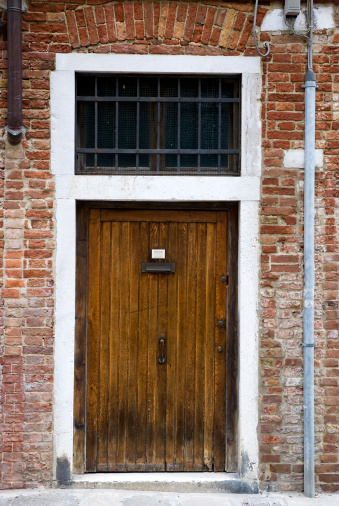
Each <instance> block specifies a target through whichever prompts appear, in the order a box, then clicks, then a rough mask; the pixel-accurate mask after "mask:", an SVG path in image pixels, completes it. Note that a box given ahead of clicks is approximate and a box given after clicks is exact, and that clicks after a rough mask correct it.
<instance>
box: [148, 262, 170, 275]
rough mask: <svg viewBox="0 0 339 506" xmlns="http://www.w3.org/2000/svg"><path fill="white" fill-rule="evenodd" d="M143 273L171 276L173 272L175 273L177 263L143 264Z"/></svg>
mask: <svg viewBox="0 0 339 506" xmlns="http://www.w3.org/2000/svg"><path fill="white" fill-rule="evenodd" d="M141 271H142V272H148V273H149V274H156V273H159V274H160V273H164V274H166V273H167V274H169V273H171V272H175V263H174V262H167V263H160V262H159V263H158V262H143V263H142V264H141Z"/></svg>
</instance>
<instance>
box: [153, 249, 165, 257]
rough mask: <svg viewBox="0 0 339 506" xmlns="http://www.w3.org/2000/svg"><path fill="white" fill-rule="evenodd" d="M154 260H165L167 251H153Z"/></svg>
mask: <svg viewBox="0 0 339 506" xmlns="http://www.w3.org/2000/svg"><path fill="white" fill-rule="evenodd" d="M152 258H154V259H156V258H157V259H165V258H166V250H164V249H152Z"/></svg>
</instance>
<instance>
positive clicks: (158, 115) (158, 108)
mask: <svg viewBox="0 0 339 506" xmlns="http://www.w3.org/2000/svg"><path fill="white" fill-rule="evenodd" d="M157 90H158V97H157V100H158V101H157V149H158V150H160V121H161V118H160V114H161V110H160V101H159V98H160V78H158V80H157ZM159 171H160V154H159V153H158V154H157V173H159Z"/></svg>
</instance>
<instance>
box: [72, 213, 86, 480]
mask: <svg viewBox="0 0 339 506" xmlns="http://www.w3.org/2000/svg"><path fill="white" fill-rule="evenodd" d="M87 233H88V214H87V207H86V206H85V205H83V204H82V205H77V232H76V234H77V238H76V239H77V244H76V247H77V250H76V251H77V257H76V299H75V300H76V302H75V350H74V366H75V367H74V438H73V455H74V457H73V469H74V472H76V473H79V474H82V473H84V472H85V429H86V417H85V413H86V338H87V295H88V294H87V289H88V265H87V262H88V237H87Z"/></svg>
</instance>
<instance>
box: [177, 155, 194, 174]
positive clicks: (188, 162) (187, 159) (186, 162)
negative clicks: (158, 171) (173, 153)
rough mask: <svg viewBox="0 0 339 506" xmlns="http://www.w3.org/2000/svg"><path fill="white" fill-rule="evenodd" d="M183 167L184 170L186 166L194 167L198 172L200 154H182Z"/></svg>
mask: <svg viewBox="0 0 339 506" xmlns="http://www.w3.org/2000/svg"><path fill="white" fill-rule="evenodd" d="M180 159H181V164H180V165H181V168H182V169H183V170H184V169H185V168H192V167H194V169H195V172H197V167H198V156H197V155H181V156H180Z"/></svg>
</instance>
